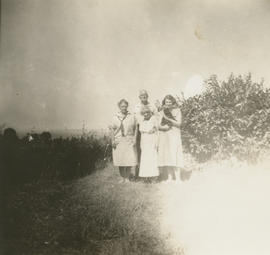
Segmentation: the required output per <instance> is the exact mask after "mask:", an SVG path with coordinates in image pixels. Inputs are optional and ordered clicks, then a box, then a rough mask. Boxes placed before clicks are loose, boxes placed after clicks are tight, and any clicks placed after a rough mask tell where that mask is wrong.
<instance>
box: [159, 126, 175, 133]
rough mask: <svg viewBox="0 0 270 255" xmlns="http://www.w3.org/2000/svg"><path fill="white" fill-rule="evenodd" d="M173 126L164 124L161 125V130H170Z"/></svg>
mask: <svg viewBox="0 0 270 255" xmlns="http://www.w3.org/2000/svg"><path fill="white" fill-rule="evenodd" d="M171 128H172V127H171V126H169V125H164V126H160V127H159V130H161V131H165V132H166V131H169V130H170V129H171Z"/></svg>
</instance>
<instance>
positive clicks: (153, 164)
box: [138, 106, 159, 181]
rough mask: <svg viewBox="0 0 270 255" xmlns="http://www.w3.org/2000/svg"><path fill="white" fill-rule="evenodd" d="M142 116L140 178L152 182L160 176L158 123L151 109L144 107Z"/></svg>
mask: <svg viewBox="0 0 270 255" xmlns="http://www.w3.org/2000/svg"><path fill="white" fill-rule="evenodd" d="M141 114H142V116H143V118H141V119H140V121H139V123H138V124H139V131H140V132H141V162H140V169H139V177H146V178H147V180H148V181H151V179H152V177H157V176H159V170H158V165H157V156H158V154H157V146H158V123H157V119H156V117H155V116H154V115H153V113H152V112H151V109H150V108H149V107H147V106H145V107H143V108H142V110H141Z"/></svg>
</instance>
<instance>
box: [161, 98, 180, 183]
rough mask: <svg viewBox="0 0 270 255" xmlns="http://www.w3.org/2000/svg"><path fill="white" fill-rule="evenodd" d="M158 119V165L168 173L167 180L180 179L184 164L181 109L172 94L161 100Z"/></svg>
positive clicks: (162, 171) (162, 170)
mask: <svg viewBox="0 0 270 255" xmlns="http://www.w3.org/2000/svg"><path fill="white" fill-rule="evenodd" d="M162 105H163V110H162V111H161V114H160V120H159V131H160V132H159V145H158V166H159V167H160V169H161V173H164V172H165V173H167V174H168V181H171V180H172V179H176V180H178V181H179V180H180V170H181V168H183V166H184V164H183V163H184V162H183V149H182V140H181V132H180V125H181V111H180V109H179V108H178V107H176V100H175V98H174V97H173V96H171V95H167V96H166V97H165V98H164V100H163V102H162Z"/></svg>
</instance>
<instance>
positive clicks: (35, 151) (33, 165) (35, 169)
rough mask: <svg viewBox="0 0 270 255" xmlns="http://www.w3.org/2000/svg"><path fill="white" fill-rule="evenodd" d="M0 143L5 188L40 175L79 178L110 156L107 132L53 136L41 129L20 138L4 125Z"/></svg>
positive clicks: (55, 177)
mask: <svg viewBox="0 0 270 255" xmlns="http://www.w3.org/2000/svg"><path fill="white" fill-rule="evenodd" d="M0 143H1V148H0V149H1V163H2V171H1V174H2V176H1V177H2V178H1V179H2V181H3V183H2V184H3V185H5V186H8V187H9V188H8V189H10V186H12V185H13V186H16V185H18V184H22V183H25V182H30V181H35V180H39V179H40V178H42V179H54V180H71V179H74V178H79V177H82V176H85V175H87V174H90V173H92V172H93V171H94V170H95V168H96V165H97V164H98V163H101V162H104V159H105V157H107V158H110V148H109V147H108V144H109V138H108V136H107V135H106V134H97V133H91V134H89V135H83V136H81V137H79V138H75V137H72V138H65V139H63V138H61V137H60V138H55V139H52V136H51V134H50V133H49V132H43V133H41V134H31V135H30V134H27V136H25V137H23V138H22V139H19V138H18V137H17V134H16V131H15V130H14V129H12V128H7V129H5V130H4V132H3V135H1V136H0ZM105 154H106V155H105ZM105 160H106V159H105Z"/></svg>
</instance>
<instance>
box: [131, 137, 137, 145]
mask: <svg viewBox="0 0 270 255" xmlns="http://www.w3.org/2000/svg"><path fill="white" fill-rule="evenodd" d="M131 143H132V145H133V146H136V144H137V140H136V137H134V138H132V140H131Z"/></svg>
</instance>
